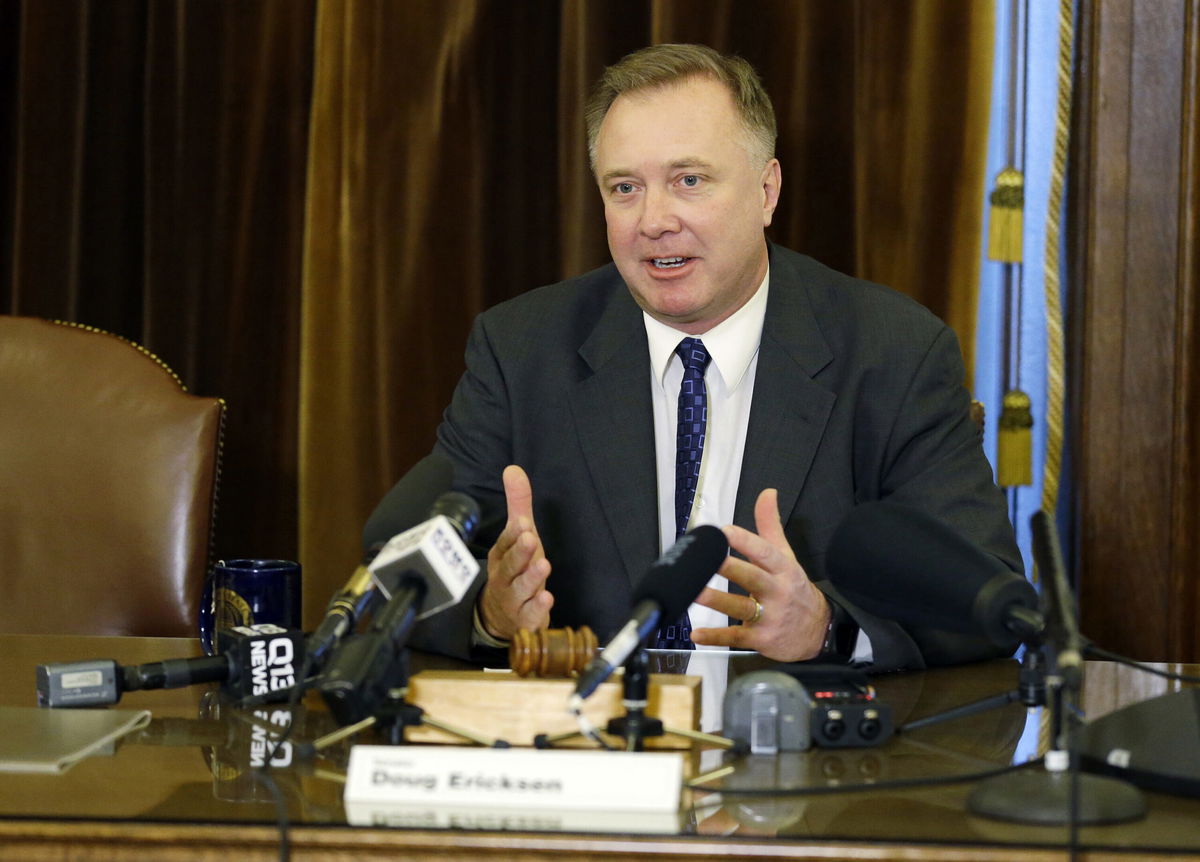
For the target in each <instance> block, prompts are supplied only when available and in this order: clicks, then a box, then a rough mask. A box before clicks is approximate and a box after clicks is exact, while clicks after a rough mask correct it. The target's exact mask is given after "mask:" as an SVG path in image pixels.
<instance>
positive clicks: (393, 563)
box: [317, 493, 479, 726]
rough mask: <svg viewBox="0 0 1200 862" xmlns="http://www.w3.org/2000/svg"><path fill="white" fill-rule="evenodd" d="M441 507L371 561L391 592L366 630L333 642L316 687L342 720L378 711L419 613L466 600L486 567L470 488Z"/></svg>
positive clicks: (397, 678) (380, 584)
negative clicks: (478, 554)
mask: <svg viewBox="0 0 1200 862" xmlns="http://www.w3.org/2000/svg"><path fill="white" fill-rule="evenodd" d="M443 501H445V503H446V505H445V506H442V507H441V509H440V511H439V514H438V515H436V516H435V517H433V518H431V519H430V520H429V521H426V522H425V523H424V524H421V525H419V526H417V527H414V528H413V529H411V530H409V531H407V532H405V533H402V534H401V535H399V536H397V537H395V538H394V539H392V540H391V541H390V542H388V544H387V545H386V546H385V547H384V548H383V550H381V551H380V552H379V554H378V555H377V556H376V557H375V560H374V561H373V562H372V563H371V570H372V572H373V575H374V581H375V584H376V591H377V592H379V593H380V594H381V595H386V596H387V597H388V600H387V603H386V604H385V605H384V606H383V608H382V609H380V610H379V611H378V612H377V613H376V614H375V615H374V616H373V617H372V618H371V623H370V625H369V626H368V628H367V630H366V631H364V632H363V633H362V634H357V635H351V636H350V637H348V638H345V639H344V640H342V642H341V643H339V644H338V646H337V647H336V648H335V649H334V651H333V654H332V655H331V657H330V659H329V663H328V666H327V667H326V669H325V673H324V675H323V676H322V677H321V679H320V680H319V681H318V684H317V689H318V690H319V691H320V692H321V696H322V697H323V698H324V699H325V703H326V704H327V705H328V707H329V711H330V713H331V714H332V715H333V717H334V718H335V719H336V720H337V722H338V723H339V724H340V725H342V726H345V725H348V724H354V723H356V722H358V721H361V720H362V719H364V718H366V717H367V716H369V715H373V714H374V713H375V712H376V711H377V710H378V709H379V707H380V705H381V704H383V703H384V701H385V700H386V699H387V698H388V695H389V692H390V691H391V690H392V689H393V688H395V687H396V686H397V685H399V684H400V683H401V682H402V678H403V676H404V675H405V673H406V670H407V669H406V667H405V664H406V662H405V661H404V648H405V644H407V642H408V638H409V635H410V634H411V633H412V629H413V626H415V625H416V623H417V621H418V620H420V619H424V618H425V617H427V616H429V615H430V614H432V613H434V612H436V611H438V610H442V609H444V608H446V607H448V606H450V605H453V604H457V603H458V602H460V601H462V598H463V596H464V595H465V594H466V591H467V588H468V587H469V586H470V584H471V582H472V581H473V580H474V579H475V576H476V575H477V574H478V572H479V564H478V563H477V562H476V561H475V558H474V557H472V556H471V553H470V551H469V550H468V549H467V546H466V544H464V543H465V542H468V541H470V540H471V538H472V536H473V535H474V532H475V529H476V528H477V527H478V525H479V507H478V505H477V504H476V503H475V501H474V500H472V499H471V498H470V497H467V496H466V495H465V494H458V493H451V494H446V495H443V497H442V498H440V499H439V503H441V502H443Z"/></svg>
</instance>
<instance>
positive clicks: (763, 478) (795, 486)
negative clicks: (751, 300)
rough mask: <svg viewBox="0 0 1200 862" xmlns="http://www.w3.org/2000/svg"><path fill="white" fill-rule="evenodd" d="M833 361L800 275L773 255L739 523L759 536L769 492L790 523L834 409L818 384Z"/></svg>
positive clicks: (832, 397) (738, 508) (829, 395)
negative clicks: (758, 520)
mask: <svg viewBox="0 0 1200 862" xmlns="http://www.w3.org/2000/svg"><path fill="white" fill-rule="evenodd" d="M832 360H833V354H832V353H831V352H830V350H829V346H828V344H827V343H826V341H825V338H824V336H823V335H822V334H821V330H820V327H819V326H818V325H817V322H816V316H815V314H814V310H813V308H812V305H811V303H810V301H809V298H808V293H807V291H806V289H805V286H804V281H803V278H802V274H801V273H800V272H798V271H796V269H794V268H793V267H792V266H791V265H790V261H788V260H786V259H785V258H784V256H783V255H781V254H772V255H771V292H770V295H769V297H768V299H767V314H766V320H765V321H764V323H763V334H762V340H761V342H760V344H759V352H758V367H757V371H756V372H755V382H754V400H753V402H752V406H751V408H750V422H749V425H748V427H747V430H746V448H745V453H744V455H743V457H742V474H741V477H740V478H739V480H738V492H737V500H736V503H735V507H734V523H736V524H738V525H740V526H742V527H745V528H746V529H749V530H753V529H754V501H755V500H756V499H757V498H758V495H759V493H760V492H761V491H762V490H763V489H764V488H776V489H777V490H778V492H779V511H780V514H781V516H782V518H783V520H784V522H785V523H786V522H787V520H788V517H789V514H790V513H791V511H792V510H793V509H794V508H795V505H796V501H797V500H798V499H799V497H800V490H801V488H802V487H803V486H804V481H805V479H806V477H807V476H808V471H809V468H810V467H811V466H812V461H813V456H814V455H815V454H816V451H817V446H818V445H819V444H820V442H821V437H822V436H823V435H824V433H825V426H826V424H827V423H828V421H829V415H830V412H831V411H832V410H833V405H834V402H835V401H836V396H835V395H834V394H833V393H832V392H830V391H829V390H828V389H826V388H824V387H823V386H821V385H820V384H818V383H816V382H815V381H814V380H813V378H814V377H815V376H816V375H817V373H818V372H819V371H820V370H821V369H822V368H824V367H825V366H826V365H828V364H829V363H830V362H831V361H832Z"/></svg>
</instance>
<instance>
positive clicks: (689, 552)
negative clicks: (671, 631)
mask: <svg viewBox="0 0 1200 862" xmlns="http://www.w3.org/2000/svg"><path fill="white" fill-rule="evenodd" d="M728 553H729V541H728V540H727V539H726V538H725V534H724V533H722V532H721V530H720V529H718V528H717V527H713V526H707V525H706V526H703V527H697V528H696V529H694V530H692V531H691V532H689V533H685V534H684V535H683V536H681V537H680V539H679V541H678V542H676V543H675V544H674V545H672V546H671V547H670V548H668V549H667V552H666V553H665V554H663V555H662V556H661V557H659V558H658V560H657V561H656V562H655V563H654V565H652V566H651V567H650V568H649V570H648V571H647V572H646V574H645V576H644V577H643V578H642V580H641V583H639V584H638V587H637V590H636V591H635V592H634V594H633V612H632V614H631V615H630V618H629V622H627V623H625V625H624V626H622V627H621V630H620V631H618V632H617V633H616V634H615V635H614V636H613V638H612V640H610V641H609V642H608V644H607V645H606V646H605V647H604V651H603V652H601V653H597V655H596V657H595V658H593V659H592V660H591V662H590V663H589V664H588V666H587V667H586V668H584V671H583V673H581V674H580V675H579V678H578V679H577V680H576V682H575V694H574V695H573V696H572V698H571V701H572V704H576V703H579V702H582V701H583V700H584V699H586V698H588V697H590V696H591V694H592V692H594V691H595V690H596V689H597V688H599V686H600V683H602V682H604V681H605V680H606V679H608V678H609V677H610V676H611V675H612V672H613V671H614V670H616V669H617V667H619V666H620V665H622V664H624V663H625V660H626V659H627V658H629V656H630V654H631V653H632V652H633V651H634V650H636V649H637V648H638V646H640V645H641V643H642V641H644V640H645V639H646V638H647V637H649V636H650V634H651V633H652V632H654V631H655V630H656V629H657V628H658V624H659V621H660V620H664V619H666V620H674V619H676V618H678V617H679V616H680V615H681V614H682V613H683V612H684V610H685V609H686V608H687V606H688V605H690V604H691V603H692V601H693V600H694V599H695V598H696V596H698V595H700V591H701V590H702V589H704V585H705V584H707V583H708V580H709V578H711V577H712V576H713V573H714V572H715V571H716V570H717V569H719V568H720V567H721V563H722V562H723V561H724V559H725V557H726V555H727V554H728Z"/></svg>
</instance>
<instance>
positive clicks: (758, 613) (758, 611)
mask: <svg viewBox="0 0 1200 862" xmlns="http://www.w3.org/2000/svg"><path fill="white" fill-rule="evenodd" d="M750 600H751V601H752V602H754V616H752V617H750V619H748V620H744V621H743V622H742V625H747V626H752V625H754V624H755V623H756V622H758V621H759V620H761V619H762V602H760V601H759V600H758V599H756V598H754V597H753V596H751V597H750Z"/></svg>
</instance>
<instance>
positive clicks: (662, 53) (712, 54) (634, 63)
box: [583, 45, 776, 171]
mask: <svg viewBox="0 0 1200 862" xmlns="http://www.w3.org/2000/svg"><path fill="white" fill-rule="evenodd" d="M692 78H710V79H712V80H714V81H716V82H717V83H719V84H721V85H723V86H724V87H725V89H726V90H728V91H729V95H730V96H731V97H732V98H733V104H734V107H735V108H736V110H737V114H738V119H739V120H741V124H742V128H743V129H744V130H745V132H746V135H747V141H746V149H747V151H748V152H749V153H750V155H751V157H752V158H754V159H756V160H757V161H758V162H760V163H761V164H764V165H765V164H766V163H767V162H768V161H769V160H770V159H772V158H774V156H775V135H776V130H775V109H774V108H772V107H771V98H770V97H769V96H768V95H767V91H766V90H765V89H763V85H762V81H761V80H760V79H759V77H758V73H757V72H755V71H754V67H753V66H751V65H750V64H749V63H748V62H746V61H745V60H743V59H742V58H741V57H736V56H733V55H729V56H725V55H723V54H720V53H718V52H717V51H714V50H713V49H712V48H709V47H708V46H707V45H652V46H651V47H649V48H642V49H641V50H638V51H634V52H633V53H632V54H628V55H626V56H625V57H623V58H622V59H621V60H620V61H618V62H617V63H616V64H615V65H612V66H609V67H608V68H606V69H605V70H604V74H602V75H601V76H600V80H599V81H597V82H596V86H595V88H594V89H593V90H592V95H591V97H590V98H589V99H588V101H587V105H586V106H585V108H584V114H583V116H584V122H585V123H586V126H587V146H588V162H589V163H590V164H591V167H592V170H593V171H595V169H596V139H597V138H598V137H599V136H600V124H601V123H603V122H604V117H605V116H606V115H607V114H608V109H609V108H611V107H612V104H613V102H615V101H616V100H617V97H618V96H620V95H622V94H623V93H632V92H637V91H641V90H655V89H660V88H663V87H668V86H671V85H673V84H678V83H681V82H683V81H686V80H689V79H692Z"/></svg>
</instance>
